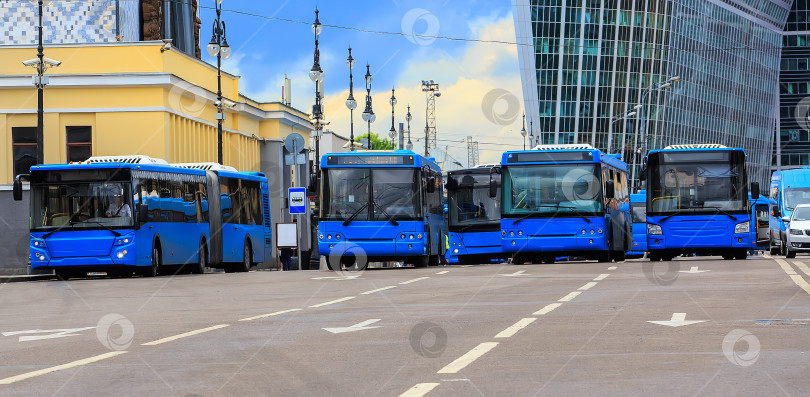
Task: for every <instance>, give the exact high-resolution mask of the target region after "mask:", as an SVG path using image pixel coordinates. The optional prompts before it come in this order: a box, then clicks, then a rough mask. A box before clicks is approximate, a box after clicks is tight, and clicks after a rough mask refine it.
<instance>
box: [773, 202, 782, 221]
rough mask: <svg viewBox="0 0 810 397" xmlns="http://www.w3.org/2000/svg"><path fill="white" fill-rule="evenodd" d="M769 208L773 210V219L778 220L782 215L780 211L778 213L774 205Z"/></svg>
mask: <svg viewBox="0 0 810 397" xmlns="http://www.w3.org/2000/svg"><path fill="white" fill-rule="evenodd" d="M771 208H773V211H772V212H771V213H772V214H773V216H774V218H778V217H780V216H781V215H782V211H779V207H777V206H776V205H774V206H772V207H771Z"/></svg>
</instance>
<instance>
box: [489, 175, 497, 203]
mask: <svg viewBox="0 0 810 397" xmlns="http://www.w3.org/2000/svg"><path fill="white" fill-rule="evenodd" d="M496 196H498V185H497V184H496V183H495V180H494V179H492V176H490V177H489V197H490V198H495V197H496Z"/></svg>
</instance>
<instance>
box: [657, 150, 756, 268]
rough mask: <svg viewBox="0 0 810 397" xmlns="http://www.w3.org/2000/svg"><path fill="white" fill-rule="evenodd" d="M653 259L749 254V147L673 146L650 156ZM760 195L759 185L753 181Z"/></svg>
mask: <svg viewBox="0 0 810 397" xmlns="http://www.w3.org/2000/svg"><path fill="white" fill-rule="evenodd" d="M642 173H646V179H647V250H648V251H649V253H650V255H649V256H650V260H651V261H656V260H665V261H667V260H671V259H672V258H673V257H674V256H676V255H679V254H693V253H694V254H700V255H721V256H723V258H724V259H727V260H728V259H734V258H737V259H745V258H746V257H747V253H748V248H749V247H750V246H751V236H750V234H749V227H750V222H749V207H748V186H747V177H746V173H745V152H744V151H743V150H742V149H738V148H727V147H725V146H722V145H714V144H704V145H675V146H669V147H667V148H665V149H663V150H653V151H650V153H649V154H648V155H647V158H646V159H645V162H644V170H643V172H642ZM751 185H752V186H751V192H752V194H753V195H754V196H758V195H759V184H757V183H756V182H754V183H752V184H751Z"/></svg>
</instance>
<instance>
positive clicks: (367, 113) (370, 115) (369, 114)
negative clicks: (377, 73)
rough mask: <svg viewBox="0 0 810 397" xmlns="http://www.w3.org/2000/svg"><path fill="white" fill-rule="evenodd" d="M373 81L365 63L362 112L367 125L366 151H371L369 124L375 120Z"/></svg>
mask: <svg viewBox="0 0 810 397" xmlns="http://www.w3.org/2000/svg"><path fill="white" fill-rule="evenodd" d="M373 80H374V78H373V77H371V69H370V67H369V65H368V63H366V76H365V81H366V109H365V110H363V120H364V121H365V122H367V123H368V150H372V149H373V147H372V144H371V123H373V122H374V120H376V119H377V116H376V115H374V110H373V109H372V108H371V82H372V81H373Z"/></svg>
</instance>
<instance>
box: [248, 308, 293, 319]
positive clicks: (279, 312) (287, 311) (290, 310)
mask: <svg viewBox="0 0 810 397" xmlns="http://www.w3.org/2000/svg"><path fill="white" fill-rule="evenodd" d="M299 310H301V309H289V310H282V311H278V312H273V313H267V314H262V315H259V316H253V317H248V318H243V319H241V320H239V321H252V320H258V319H260V318H265V317H271V316H278V315H279V314H286V313H291V312H297V311H299Z"/></svg>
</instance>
